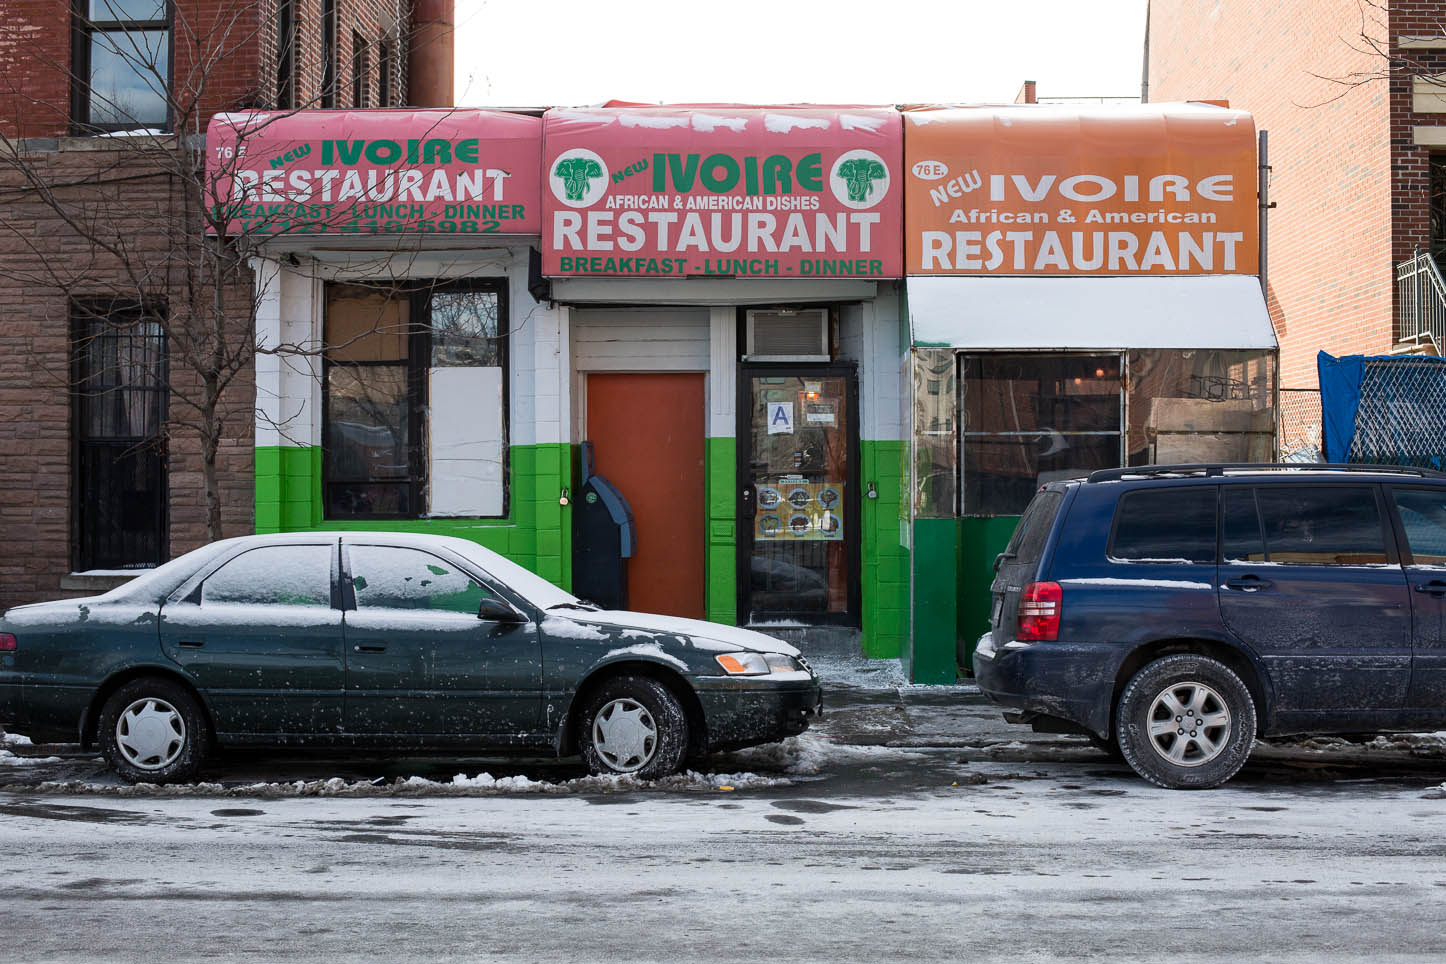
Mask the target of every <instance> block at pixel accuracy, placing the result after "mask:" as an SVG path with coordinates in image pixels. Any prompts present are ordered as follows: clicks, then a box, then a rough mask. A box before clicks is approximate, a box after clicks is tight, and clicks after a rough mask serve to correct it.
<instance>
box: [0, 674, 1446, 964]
mask: <svg viewBox="0 0 1446 964" xmlns="http://www.w3.org/2000/svg"><path fill="white" fill-rule="evenodd" d="M879 682H884V683H887V681H872V682H871V681H868V680H865V681H864V685H853V686H844V687H841V688H839V687H836V688H835V689H834V690H833V691H832V693H831V702H832V706H831V708H830V710H829V712H828V713H827V715H826V716H825V717H824V720H823V721H822V723H821V724H820V725H818V726H817V727H815V728H814V729H813V730H811V731H810V732H809V733H808V734H805V735H804V736H803V737H801V738H796V739H794V740H791V741H789V742H788V743H786V744H783V745H781V746H773V747H766V748H759V749H756V750H751V751H744V752H742V753H738V754H730V755H727V756H723V757H719V758H714V759H710V760H707V761H701V762H700V763H699V764H697V766H698V770H696V771H695V772H691V773H690V774H688V775H686V776H683V777H679V778H675V779H674V780H671V781H667V782H665V783H662V784H642V785H639V784H635V783H630V782H628V781H603V780H597V779H594V778H588V777H586V776H585V775H584V773H583V771H582V770H581V768H580V767H579V766H578V765H577V764H576V763H575V762H571V761H565V762H556V761H552V762H548V761H498V760H475V759H465V760H462V759H456V758H452V759H431V760H421V761H418V760H405V759H368V760H363V761H357V760H349V761H342V760H336V759H329V758H324V757H315V756H313V757H306V758H299V759H298V758H295V757H288V758H282V757H276V756H272V755H256V754H252V755H247V756H239V757H237V756H233V757H228V758H226V759H224V760H222V761H221V762H220V763H219V764H218V765H216V766H214V767H212V768H211V770H210V772H208V773H207V774H206V782H205V783H203V784H201V785H199V786H197V787H191V788H144V787H141V788H131V787H126V786H124V785H122V784H120V783H119V782H118V781H116V780H114V778H112V777H110V776H109V775H108V773H107V772H106V771H105V769H104V767H103V765H102V764H101V763H100V762H99V761H98V760H96V759H95V758H93V757H89V756H85V755H81V754H79V753H78V752H77V751H76V748H73V747H36V746H24V745H16V744H11V745H9V746H8V747H7V752H8V754H9V756H8V758H7V759H6V760H4V761H0V762H4V763H6V764H7V765H3V766H0V879H3V880H4V881H5V900H4V905H3V907H4V910H3V911H0V920H3V925H0V932H3V934H4V940H3V941H0V960H3V961H82V960H87V961H88V960H115V961H132V960H134V961H141V960H144V961H148V962H157V961H193V960H219V961H232V960H237V961H239V960H297V961H336V960H377V961H413V960H416V961H422V960H438V959H450V958H453V957H456V958H458V959H461V960H515V961H557V960H565V961H603V960H609V961H611V960H628V961H634V960H635V961H669V962H675V961H693V960H707V961H714V960H716V961H745V960H747V961H754V960H760V959H773V960H789V961H793V960H798V961H833V960H847V961H880V960H884V959H886V958H898V957H907V958H910V959H916V960H1000V961H1004V960H1008V961H1033V960H1059V959H1066V958H1067V959H1100V960H1110V961H1117V960H1152V961H1158V960H1161V959H1167V958H1172V957H1177V956H1184V957H1189V958H1190V959H1193V960H1202V961H1210V960H1216V961H1219V960H1280V961H1316V960H1321V961H1325V960H1330V961H1338V960H1372V961H1383V960H1420V959H1431V960H1433V961H1434V960H1439V959H1440V956H1441V947H1440V945H1441V928H1440V921H1441V918H1442V916H1443V911H1446V860H1443V857H1446V832H1443V831H1446V789H1443V785H1446V735H1441V734H1435V735H1421V736H1414V737H1401V738H1389V739H1380V740H1375V741H1371V742H1354V743H1353V742H1350V741H1342V740H1315V741H1289V742H1282V743H1279V744H1276V745H1272V746H1260V747H1258V748H1257V752H1256V754H1255V757H1254V758H1253V760H1252V762H1251V763H1250V764H1249V765H1247V767H1246V769H1245V770H1244V771H1243V772H1242V773H1241V775H1240V776H1238V777H1237V778H1236V779H1235V780H1234V781H1232V782H1231V783H1230V784H1229V785H1228V786H1227V787H1225V788H1223V789H1220V790H1214V791H1205V792H1171V791H1166V790H1159V789H1156V788H1154V787H1151V786H1149V785H1147V784H1146V783H1144V782H1143V781H1141V780H1139V779H1138V778H1136V777H1134V776H1133V774H1131V773H1130V772H1129V771H1128V770H1127V769H1125V768H1124V767H1123V766H1122V765H1120V764H1117V763H1115V762H1114V761H1112V760H1111V759H1110V758H1109V757H1107V756H1105V755H1104V754H1102V753H1100V752H1099V751H1096V750H1095V749H1093V748H1091V747H1090V746H1089V745H1088V744H1087V743H1085V742H1084V741H1082V740H1079V739H1075V738H1072V737H1059V736H1044V735H1036V734H1032V733H1030V732H1029V731H1028V730H1027V729H1026V728H1019V727H1012V726H1008V725H1006V724H1004V723H1003V722H1002V721H1001V720H1000V719H999V716H998V713H997V712H996V711H995V710H994V709H993V708H992V707H990V706H988V705H987V704H986V703H985V702H984V701H983V700H982V698H981V697H980V696H979V695H978V693H977V691H975V690H973V688H972V687H968V686H959V687H906V686H890V685H876V684H877V683H879ZM40 761H46V762H40Z"/></svg>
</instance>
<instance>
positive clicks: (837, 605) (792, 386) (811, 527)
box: [738, 365, 859, 625]
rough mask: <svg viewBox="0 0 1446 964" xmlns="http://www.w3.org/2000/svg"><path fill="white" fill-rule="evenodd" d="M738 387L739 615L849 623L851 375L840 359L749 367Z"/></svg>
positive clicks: (853, 588) (855, 572) (853, 573)
mask: <svg viewBox="0 0 1446 964" xmlns="http://www.w3.org/2000/svg"><path fill="white" fill-rule="evenodd" d="M739 387H740V389H741V391H740V396H741V397H740V403H741V404H740V405H739V412H740V416H743V417H741V418H740V420H739V421H740V425H739V433H738V436H739V437H738V443H739V445H738V448H739V453H738V454H739V458H738V471H739V481H740V483H741V489H742V491H741V493H740V498H739V525H738V531H739V553H738V558H739V569H740V571H739V587H740V588H739V618H740V620H742V621H743V622H744V623H745V624H748V623H768V622H776V621H779V620H796V621H798V622H800V623H803V624H805V625H807V624H840V623H842V624H847V625H853V624H855V623H856V620H857V615H856V614H857V613H858V595H859V561H858V558H859V557H858V545H859V542H858V521H857V520H858V481H857V477H856V472H855V466H854V452H855V450H856V449H857V447H858V430H857V421H858V393H857V389H856V383H855V378H854V373H853V371H852V369H850V368H845V367H840V366H823V365H819V366H790V367H788V368H783V367H782V366H779V367H776V368H775V367H768V368H765V367H762V366H758V367H752V366H745V367H744V369H743V371H742V378H741V379H740V386H739Z"/></svg>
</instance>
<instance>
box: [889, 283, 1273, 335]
mask: <svg viewBox="0 0 1446 964" xmlns="http://www.w3.org/2000/svg"><path fill="white" fill-rule="evenodd" d="M908 294H909V299H908V304H909V327H910V330H911V331H912V332H913V342H914V345H915V346H916V347H926V346H927V347H934V348H973V349H989V348H1006V349H1008V348H1026V349H1028V348H1050V349H1120V348H1275V347H1276V341H1275V330H1274V329H1273V328H1272V327H1271V324H1270V312H1269V311H1268V310H1267V309H1266V307H1265V298H1264V297H1263V296H1262V295H1261V291H1260V281H1259V279H1257V278H1255V277H1254V276H1252V275H1226V276H1211V277H1205V276H1192V277H1186V278H1153V277H1152V278H1022V277H990V278H910V279H909V280H908Z"/></svg>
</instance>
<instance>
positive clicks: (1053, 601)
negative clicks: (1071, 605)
mask: <svg viewBox="0 0 1446 964" xmlns="http://www.w3.org/2000/svg"><path fill="white" fill-rule="evenodd" d="M1063 597H1064V593H1063V592H1061V591H1060V588H1059V583H1057V582H1032V583H1030V584H1029V585H1027V586H1025V587H1024V591H1023V592H1022V593H1020V594H1019V632H1018V634H1017V635H1016V637H1015V638H1016V639H1019V640H1020V641H1022V642H1030V643H1038V642H1046V643H1047V642H1053V641H1054V640H1057V639H1059V614H1060V610H1061V609H1062V608H1064V607H1063V605H1062V603H1063Z"/></svg>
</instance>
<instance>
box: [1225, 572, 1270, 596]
mask: <svg viewBox="0 0 1446 964" xmlns="http://www.w3.org/2000/svg"><path fill="white" fill-rule="evenodd" d="M1225 585H1226V586H1228V587H1230V588H1231V589H1239V590H1240V591H1241V592H1259V591H1260V590H1262V589H1269V588H1270V580H1268V579H1261V578H1260V577H1259V576H1241V577H1239V578H1238V579H1227V580H1225Z"/></svg>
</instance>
